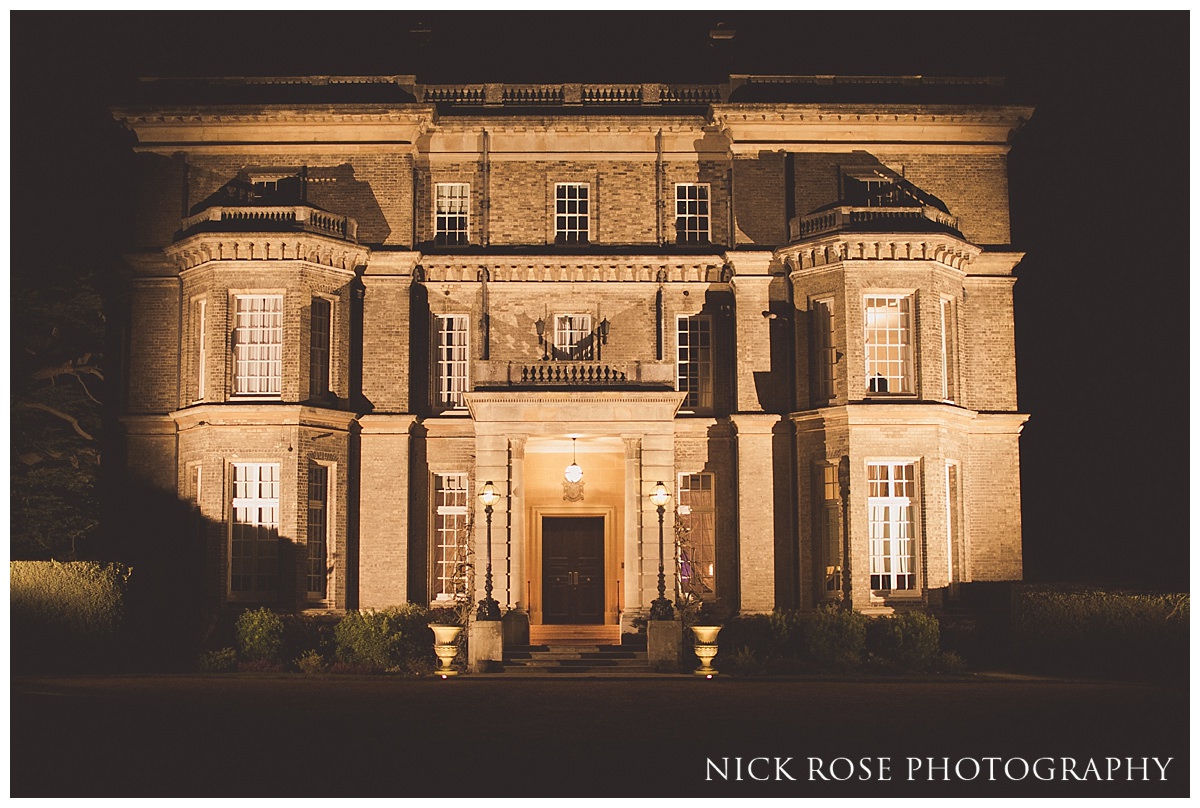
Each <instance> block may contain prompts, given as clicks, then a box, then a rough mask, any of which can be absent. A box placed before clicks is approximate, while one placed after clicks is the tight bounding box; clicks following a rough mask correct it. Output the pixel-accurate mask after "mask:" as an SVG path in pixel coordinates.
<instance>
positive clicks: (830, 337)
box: [809, 296, 839, 403]
mask: <svg viewBox="0 0 1200 808" xmlns="http://www.w3.org/2000/svg"><path fill="white" fill-rule="evenodd" d="M833 304H834V298H833V297H832V296H830V297H819V298H814V299H813V300H812V302H811V303H810V304H809V309H810V311H811V312H812V317H813V330H812V335H813V348H812V350H813V354H814V356H815V357H816V367H815V370H814V373H813V376H814V378H813V398H814V400H815V401H823V402H826V403H828V402H830V401H833V400H835V399H836V398H837V382H838V378H837V366H838V364H839V363H838V352H837V314H836V313H835V312H834V308H833ZM822 312H824V314H822Z"/></svg>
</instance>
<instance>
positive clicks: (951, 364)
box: [942, 297, 958, 401]
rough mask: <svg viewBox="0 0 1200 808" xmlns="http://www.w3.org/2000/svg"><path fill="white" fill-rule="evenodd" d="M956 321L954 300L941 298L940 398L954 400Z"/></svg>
mask: <svg viewBox="0 0 1200 808" xmlns="http://www.w3.org/2000/svg"><path fill="white" fill-rule="evenodd" d="M957 328H958V323H957V321H956V319H955V317H954V300H953V299H952V298H949V297H945V298H942V399H943V400H944V401H954V399H955V394H954V388H955V387H956V386H957V384H958V379H957V375H958V374H957V373H956V370H957V367H956V365H957V364H958V356H957V353H958V340H957V339H956V338H955V337H956V336H957V333H958V331H957Z"/></svg>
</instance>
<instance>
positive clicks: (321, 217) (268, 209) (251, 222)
mask: <svg viewBox="0 0 1200 808" xmlns="http://www.w3.org/2000/svg"><path fill="white" fill-rule="evenodd" d="M179 229H180V231H181V232H182V233H183V234H184V235H188V234H190V233H193V232H196V231H199V230H207V231H214V230H221V229H229V230H234V231H247V230H254V231H260V232H268V233H275V232H289V231H301V232H309V233H320V234H322V235H326V236H333V237H334V238H340V239H344V240H346V241H357V240H358V223H357V222H355V221H354V220H353V219H351V218H350V217H349V216H338V215H336V214H333V213H328V212H327V211H323V210H318V209H317V208H312V207H309V206H308V205H286V206H284V205H280V206H265V205H264V206H236V207H230V206H223V205H215V206H213V207H211V208H205V209H204V210H202V211H200V212H199V213H196V214H194V215H192V216H188V217H187V218H186V219H184V220H183V221H182V222H181V223H180V225H179Z"/></svg>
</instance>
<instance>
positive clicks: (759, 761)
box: [704, 757, 1174, 782]
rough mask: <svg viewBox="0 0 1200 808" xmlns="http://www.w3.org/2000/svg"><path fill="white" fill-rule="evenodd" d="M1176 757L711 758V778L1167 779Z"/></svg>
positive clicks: (707, 767)
mask: <svg viewBox="0 0 1200 808" xmlns="http://www.w3.org/2000/svg"><path fill="white" fill-rule="evenodd" d="M1173 760H1174V758H1170V757H1169V758H1165V759H1160V758H1157V757H1087V758H1076V757H1037V758H1022V757H964V758H957V759H953V758H949V757H906V758H898V759H895V760H893V758H891V757H864V758H848V757H835V758H830V759H828V760H826V759H825V758H819V757H810V758H801V759H796V758H790V757H748V758H742V757H722V758H715V759H714V758H705V767H704V771H705V775H704V779H705V780H706V781H709V782H712V781H718V782H720V781H727V782H741V781H756V782H764V781H776V782H778V781H784V780H792V781H799V780H807V781H809V782H845V781H848V780H853V781H867V780H877V781H886V780H908V781H928V782H932V781H944V782H951V781H960V782H970V781H973V780H980V781H999V780H1010V781H1020V780H1026V779H1030V778H1032V779H1034V780H1042V781H1045V782H1051V781H1101V782H1107V781H1127V782H1132V781H1139V780H1140V781H1154V780H1157V781H1164V782H1165V781H1166V780H1167V767H1168V766H1169V765H1170V764H1171V761H1173Z"/></svg>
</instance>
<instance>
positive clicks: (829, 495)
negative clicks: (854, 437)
mask: <svg viewBox="0 0 1200 808" xmlns="http://www.w3.org/2000/svg"><path fill="white" fill-rule="evenodd" d="M814 473H815V475H816V476H815V482H816V488H817V507H816V508H815V509H814V518H815V519H816V528H817V539H818V540H817V542H816V546H817V547H818V548H819V550H820V553H821V564H822V566H823V567H824V570H825V581H824V586H825V593H826V596H831V595H832V594H833V593H836V592H840V591H842V536H841V530H840V525H839V522H838V469H837V466H835V465H832V464H829V463H826V464H823V465H820V466H817V467H815V469H814Z"/></svg>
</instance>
